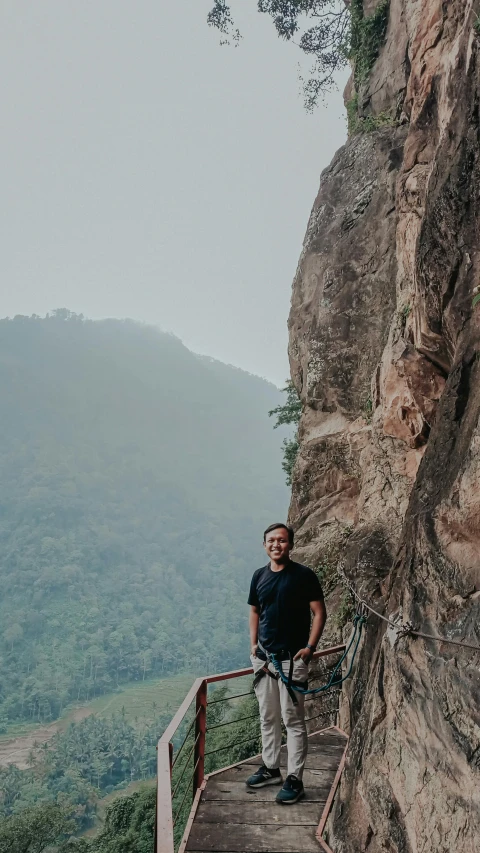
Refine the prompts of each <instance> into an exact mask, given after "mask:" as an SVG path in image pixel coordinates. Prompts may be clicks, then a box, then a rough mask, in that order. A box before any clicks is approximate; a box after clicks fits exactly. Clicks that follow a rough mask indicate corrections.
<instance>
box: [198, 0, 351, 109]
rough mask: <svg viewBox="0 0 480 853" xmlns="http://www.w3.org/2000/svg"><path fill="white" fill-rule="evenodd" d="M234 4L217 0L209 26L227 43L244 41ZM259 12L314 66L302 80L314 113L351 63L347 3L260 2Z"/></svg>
mask: <svg viewBox="0 0 480 853" xmlns="http://www.w3.org/2000/svg"><path fill="white" fill-rule="evenodd" d="M230 5H231V4H230V3H227V2H226V0H214V4H213V7H212V9H211V11H210V13H209V14H208V18H207V20H208V23H209V25H210V26H213V27H216V28H217V29H218V30H219V31H220V32H221V33H222V36H223V37H224V42H227V43H228V41H229V38H232V39H233V40H234V41H235V42H236V43H238V40H239V38H240V33H239V31H238V29H236V28H235V24H234V20H233V17H232V13H231V8H230ZM257 8H258V11H259V12H261V13H263V14H265V15H268V16H269V17H270V18H271V19H272V21H273V24H274V26H275V29H276V31H277V34H278V36H279V37H280V38H282V39H284V40H285V41H292V40H294V41H295V44H297V45H298V46H299V47H300V49H301V50H302V51H303V53H304V54H306V56H308V57H309V58H311V60H312V65H311V68H310V73H309V75H308V77H307V78H306V79H304V78H301V79H302V83H303V90H304V96H305V106H306V108H307V109H308V110H312V109H313V108H314V107H315V106H316V105H317V104H318V101H319V100H321V99H322V98H323V96H324V95H325V94H326V93H327V92H329V91H330V90H331V89H332V88H334V87H335V75H336V73H337V71H338V70H339V69H341V68H343V67H344V66H345V65H346V64H347V62H348V53H349V42H350V14H349V10H348V7H347V6H346V5H345V3H344V0H257Z"/></svg>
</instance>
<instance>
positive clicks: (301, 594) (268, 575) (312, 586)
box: [248, 561, 323, 654]
mask: <svg viewBox="0 0 480 853" xmlns="http://www.w3.org/2000/svg"><path fill="white" fill-rule="evenodd" d="M311 601H323V592H322V587H321V586H320V582H319V580H318V578H317V576H316V574H315V572H313V571H312V569H309V568H307V566H302V565H301V563H294V562H292V561H290V562H289V563H288V565H286V566H285V568H283V569H281V571H279V572H272V570H271V568H270V563H269V564H268V565H267V566H263V568H261V569H257V571H256V572H255V573H254V575H253V578H252V583H251V584H250V595H249V596H248V603H249V604H251V605H253V606H254V607H258V608H259V610H260V624H259V627H258V639H259V641H260V643H261V645H262V646H263V648H264V649H266V650H267V651H268V652H279V651H280V650H281V649H283V650H285V651H288V652H292V653H293V654H296V653H297V652H298V651H299V650H300V649H304V648H305V646H306V645H307V643H308V637H309V634H310V602H311Z"/></svg>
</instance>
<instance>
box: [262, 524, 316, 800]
mask: <svg viewBox="0 0 480 853" xmlns="http://www.w3.org/2000/svg"><path fill="white" fill-rule="evenodd" d="M263 544H264V548H265V550H266V552H267V554H268V556H269V558H270V561H269V563H268V564H267V565H266V566H264V567H263V568H261V569H258V570H257V571H256V572H255V573H254V575H253V578H252V583H251V586H250V595H249V597H248V603H249V605H250V644H251V658H250V659H251V661H252V665H253V669H254V673H255V680H254V685H255V693H256V696H257V699H258V704H259V708H260V726H261V732H262V747H263V750H262V760H263V764H262V766H261V767H260V768H259V769H258V770H257V771H256V773H254V774H253V776H250V778H249V779H247V785H248V786H249V787H250V788H263V787H264V786H265V785H281V784H282V781H283V780H282V776H281V773H280V747H281V743H282V719H283V722H284V724H285V728H286V730H287V753H288V768H287V770H288V772H287V778H286V780H285V782H284V784H283V787H282V789H281V790H280V791H279V792H278V794H277V798H276V799H277V802H279V803H284V804H292V803H296V802H297V801H298V800H299V799H300V798H301V797H304V796H305V792H304V789H303V783H302V776H303V769H304V766H305V760H306V757H307V749H308V741H307V728H306V724H305V710H304V701H305V697H304V696H303V695H302V693H299V692H298V691H294V690H293V687H290V688H289V687H288V685H287V684H284V683H283V681H282V680H281V678H280V677H279V675H278V672H277V670H276V669H275V666H274V664H273V663H272V661H271V659H270V655H272V654H273V655H275V657H276V659H277V661H281V664H280V665H281V667H282V669H283V672H284V673H285V675H286V676H287V679H288V678H289V677H290V678H291V680H292V681H293V684H294V685H295V684H297V685H298V684H301V685H303V686H304V687H306V686H307V678H308V663H309V661H310V658H311V657H312V654H313V652H314V651H315V648H316V646H317V643H318V641H319V639H320V637H321V636H322V632H323V629H324V627H325V621H326V618H327V612H326V609H325V603H324V600H323V592H322V588H321V586H320V583H319V581H318V578H317V576H316V574H315V572H313V571H312V569H308V568H307V567H306V566H302V565H301V564H300V563H294V562H293V561H292V560H291V559H290V550H291V549H292V548H293V530H292V529H291V528H290V527H287V526H286V525H285V524H280V523H279V524H271V525H270V527H268V528H267V529H266V531H265V533H264V534H263ZM310 613H313V620H312V624H311V626H310V621H311V620H310ZM292 661H293V670H292Z"/></svg>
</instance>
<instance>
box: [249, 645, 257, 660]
mask: <svg viewBox="0 0 480 853" xmlns="http://www.w3.org/2000/svg"><path fill="white" fill-rule="evenodd" d="M257 649H258V645H257V644H255V645H254V646H252V648H251V649H250V654H251V655H252V657H254V658H256V657H257Z"/></svg>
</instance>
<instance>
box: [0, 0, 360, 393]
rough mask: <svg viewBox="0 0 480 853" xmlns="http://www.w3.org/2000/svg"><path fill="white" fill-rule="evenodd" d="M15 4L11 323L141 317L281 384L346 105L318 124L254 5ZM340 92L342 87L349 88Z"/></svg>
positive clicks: (2, 52)
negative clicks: (293, 299) (216, 22)
mask: <svg viewBox="0 0 480 853" xmlns="http://www.w3.org/2000/svg"><path fill="white" fill-rule="evenodd" d="M210 6H211V2H210V0H138V2H135V3H134V2H132V0H81V2H79V0H76V2H74V0H36V2H32V0H3V3H2V6H1V34H0V39H1V48H0V69H1V75H2V79H3V87H2V88H3V98H2V106H1V115H2V133H1V135H0V162H1V163H2V171H3V174H2V204H1V219H2V221H1V224H0V229H1V235H2V237H1V240H2V249H1V263H2V266H3V270H2V278H3V282H4V285H3V288H2V291H3V292H2V309H1V314H2V316H13V315H15V314H32V313H37V314H44V313H46V312H47V311H49V310H51V309H52V308H58V307H67V308H70V309H71V310H72V311H76V312H78V313H83V314H85V315H86V316H88V317H93V318H100V317H132V318H134V319H136V320H141V321H146V322H148V323H154V324H156V325H158V326H160V327H161V328H163V329H165V330H167V331H171V332H174V333H175V334H176V335H178V336H179V337H180V338H181V339H182V340H183V341H184V342H185V344H186V345H187V346H188V347H190V348H191V349H193V350H194V351H196V352H201V353H205V354H208V355H211V356H214V357H216V358H219V359H221V360H222V361H226V362H229V363H232V364H235V365H238V366H239V367H243V368H244V369H246V370H249V371H251V372H253V373H257V374H260V375H262V376H265V377H267V378H269V379H272V380H273V381H275V382H277V383H282V382H283V380H284V379H285V378H286V377H287V375H288V360H287V317H288V310H289V302H290V292H291V282H292V278H293V275H294V273H295V268H296V264H297V259H298V255H299V253H300V249H301V243H302V239H303V235H304V231H305V227H306V223H307V220H308V216H309V212H310V208H311V205H312V203H313V200H314V198H315V195H316V192H317V189H318V181H319V175H320V172H321V170H322V169H323V168H324V167H325V166H326V165H328V163H329V161H330V159H331V157H332V155H333V153H334V152H335V150H336V149H337V148H338V147H339V146H340V145H341V144H342V143H343V142H344V140H345V137H346V122H345V117H344V109H343V103H342V97H341V91H339V92H337V93H334V94H333V95H332V96H331V98H330V99H329V100H328V102H327V104H326V105H325V106H323V107H320V108H319V109H318V110H317V111H316V112H315V113H314V114H313V115H309V114H307V113H305V111H304V108H303V102H302V97H301V93H300V84H299V80H298V65H297V64H298V62H299V59H300V53H299V51H298V49H297V48H296V47H295V46H294V45H289V44H286V43H284V42H281V41H279V39H278V38H277V37H276V35H275V31H274V28H273V25H272V23H271V21H270V19H269V18H267V17H266V16H265V15H260V14H258V12H257V11H256V0H232V7H233V9H234V10H235V9H236V10H237V12H238V13H239V15H238V23H239V25H240V28H241V30H242V32H243V36H244V38H243V40H242V41H241V43H240V46H239V47H238V48H234V47H221V46H220V45H219V35H218V33H217V32H216V31H215V30H212V29H210V28H208V27H207V24H206V14H207V12H208V10H209V8H210ZM344 82H345V76H344V77H343V78H342V79H341V80H340V84H341V85H340V88H342V86H343V84H344Z"/></svg>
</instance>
